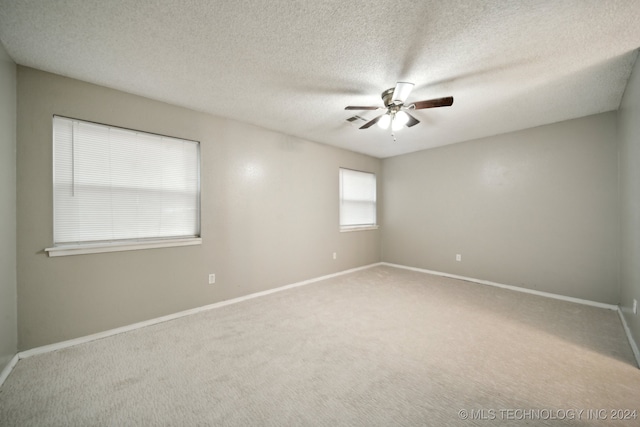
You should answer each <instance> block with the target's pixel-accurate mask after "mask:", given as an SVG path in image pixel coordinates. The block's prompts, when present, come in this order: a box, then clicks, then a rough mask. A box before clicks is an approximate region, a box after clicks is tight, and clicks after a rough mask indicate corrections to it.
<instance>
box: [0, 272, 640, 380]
mask: <svg viewBox="0 0 640 427" xmlns="http://www.w3.org/2000/svg"><path fill="white" fill-rule="evenodd" d="M378 265H386V266H389V267H396V268H403V269H406V270H413V271H418V272H421V273H428V274H435V275H438V276H443V277H450V278H453V279H460V280H466V281H470V282H475V283H480V284H483V285H489V286H496V287H499V288H504V289H510V290H514V291H518V292H524V293H529V294H534V295H539V296H543V297H547V298H555V299H559V300H563V301H570V302H575V303H578V304H585V305H591V306H595V307H600V308H605V309H609V310H617V311H618V313H619V314H620V318H621V319H622V323H623V326H624V328H625V332H626V334H627V337H628V339H629V342H630V344H631V347H632V350H633V352H634V355H635V357H636V360H637V361H638V365H639V366H640V354H639V353H638V347H637V346H636V344H635V342H634V341H633V338H632V337H631V332H630V331H629V328H628V326H627V324H626V322H625V320H624V316H622V313H621V311H620V309H619V307H618V306H616V305H612V304H604V303H599V302H595V301H589V300H583V299H580V298H573V297H567V296H563V295H557V294H552V293H548V292H541V291H535V290H532V289H526V288H519V287H517V286H510V285H503V284H500V283H495V282H489V281H487V280H480V279H474V278H470V277H464V276H458V275H455V274H448V273H442V272H439V271H433V270H426V269H423V268H415V267H408V266H404V265H399V264H392V263H388V262H379V263H374V264H369V265H365V266H362V267H357V268H352V269H349V270H344V271H340V272H338V273H333V274H327V275H325V276H320V277H316V278H313V279H309V280H303V281H301V282H296V283H292V284H289V285H284V286H280V287H278V288H274V289H269V290H266V291H261V292H256V293H253V294H249V295H245V296H242V297H238V298H233V299H230V300H226V301H220V302H217V303H214V304H209V305H205V306H202V307H196V308H193V309H190V310H184V311H180V312H178V313H173V314H169V315H166V316H161V317H157V318H154V319H149V320H145V321H142V322H138V323H133V324H131V325H127V326H122V327H120V328H115V329H110V330H108V331H103V332H99V333H96V334H92V335H87V336H84V337H79V338H74V339H71V340H67V341H62V342H59V343H55V344H50V345H45V346H41V347H36V348H32V349H30V350H25V351H21V352H19V353H18V354H16V355H15V356H14V357H13V358H12V359H11V361H10V362H9V364H8V365H7V366H6V367H5V368H4V369H3V370H2V373H1V374H0V386H2V384H3V383H4V381H5V380H6V379H7V377H8V376H9V374H10V373H11V371H12V370H13V368H14V367H15V365H16V364H17V363H18V361H19V360H20V359H24V358H27V357H31V356H35V355H38V354H44V353H49V352H52V351H56V350H61V349H64V348H68V347H73V346H75V345H79V344H84V343H88V342H91V341H95V340H99V339H102V338H106V337H110V336H113V335H118V334H121V333H124V332H129V331H133V330H135V329H140V328H144V327H146V326H151V325H156V324H158V323H162V322H167V321H169V320H174V319H178V318H181V317H185V316H190V315H192V314H196V313H200V312H203V311H207V310H213V309H215V308H218V307H224V306H227V305H231V304H236V303H239V302H242V301H247V300H250V299H253V298H258V297H261V296H265V295H269V294H273V293H276V292H281V291H284V290H287V289H292V288H296V287H299V286H304V285H309V284H311V283H315V282H319V281H321V280H326V279H330V278H333V277H337V276H342V275H344V274H349V273H353V272H356V271H360V270H365V269H368V268H371V267H375V266H378Z"/></svg>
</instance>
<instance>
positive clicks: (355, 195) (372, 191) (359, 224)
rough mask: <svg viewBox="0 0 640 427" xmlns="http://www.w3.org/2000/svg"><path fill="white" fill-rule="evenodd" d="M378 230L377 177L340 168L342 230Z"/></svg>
mask: <svg viewBox="0 0 640 427" xmlns="http://www.w3.org/2000/svg"><path fill="white" fill-rule="evenodd" d="M371 228H377V225H376V176H375V174H372V173H369V172H360V171H355V170H351V169H344V168H340V230H342V231H350V230H361V229H371Z"/></svg>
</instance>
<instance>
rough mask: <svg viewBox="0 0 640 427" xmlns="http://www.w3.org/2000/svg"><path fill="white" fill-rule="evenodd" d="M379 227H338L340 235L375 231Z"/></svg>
mask: <svg viewBox="0 0 640 427" xmlns="http://www.w3.org/2000/svg"><path fill="white" fill-rule="evenodd" d="M379 227H380V226H379V225H363V226H355V227H340V232H341V233H349V232H351V231H365V230H377V229H378V228H379Z"/></svg>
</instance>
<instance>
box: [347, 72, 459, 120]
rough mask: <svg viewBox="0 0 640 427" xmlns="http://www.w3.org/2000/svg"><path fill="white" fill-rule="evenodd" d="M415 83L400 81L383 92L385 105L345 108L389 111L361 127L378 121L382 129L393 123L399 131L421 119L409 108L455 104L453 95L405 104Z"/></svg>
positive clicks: (417, 108) (349, 107)
mask: <svg viewBox="0 0 640 427" xmlns="http://www.w3.org/2000/svg"><path fill="white" fill-rule="evenodd" d="M413 86H414V84H413V83H409V82H398V83H396V87H395V88H390V89H387V90H385V91H384V92H382V102H383V103H384V107H373V106H367V107H365V106H348V107H345V110H383V109H386V110H387V111H386V112H385V113H384V114H382V115H380V116H377V117H375V118H374V119H372V120H370V121H368V122H367V123H365V124H364V125H362V126H361V127H360V129H367V128H369V127H371V126H373V125H374V124H376V123H378V126H379V127H381V128H382V129H388V128H389V125H391V129H392V130H394V131H397V130H399V129H402V127H403V126H406V127H411V126H415V125H417V124H418V123H420V121H419V120H418V119H416V118H415V117H413V116H412V115H411V114H409V113H408V112H407V110H423V109H425V108H437V107H449V106H451V105H453V97H452V96H447V97H445V98H436V99H429V100H425V101H418V102H414V103H411V104H408V105H405V102H406V100H407V98H408V97H409V94H411V91H412V90H413Z"/></svg>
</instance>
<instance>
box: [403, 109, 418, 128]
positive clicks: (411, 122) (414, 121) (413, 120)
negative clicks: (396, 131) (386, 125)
mask: <svg viewBox="0 0 640 427" xmlns="http://www.w3.org/2000/svg"><path fill="white" fill-rule="evenodd" d="M405 113H407V112H406V111H405ZM407 116H409V121H408V122H407V124H406V125H405V126H406V127H408V128H410V127H411V126H415V125H417V124H418V123H420V120H418V119H416V118H415V117H413V116H412V115H411V114H409V113H407Z"/></svg>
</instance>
